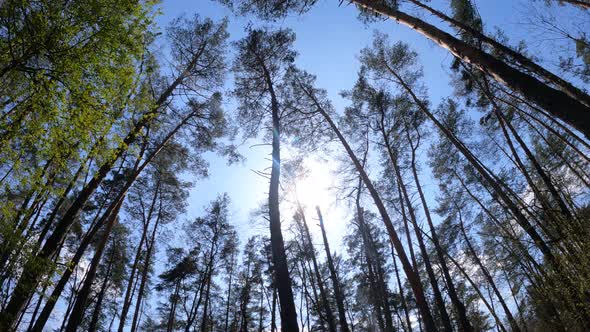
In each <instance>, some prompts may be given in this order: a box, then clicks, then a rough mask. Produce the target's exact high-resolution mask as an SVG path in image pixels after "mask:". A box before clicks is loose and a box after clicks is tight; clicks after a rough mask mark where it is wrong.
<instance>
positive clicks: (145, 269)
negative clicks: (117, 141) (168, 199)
mask: <svg viewBox="0 0 590 332" xmlns="http://www.w3.org/2000/svg"><path fill="white" fill-rule="evenodd" d="M158 183H159V181H158ZM158 187H159V186H158ZM156 195H158V192H157V191H156ZM161 213H162V201H161V199H160V207H159V209H158V215H157V217H156V222H155V223H154V229H153V230H152V235H151V238H150V240H149V242H148V247H147V250H146V253H145V262H144V264H143V270H142V273H141V283H140V284H139V290H138V291H137V302H136V303H135V312H134V313H133V321H132V323H131V332H134V331H135V330H136V329H137V327H138V324H139V314H140V312H141V301H142V299H143V293H144V290H145V286H146V284H147V281H148V272H149V268H150V264H151V262H150V260H151V257H152V252H153V250H154V247H155V245H156V233H157V230H158V225H159V224H160V219H161Z"/></svg>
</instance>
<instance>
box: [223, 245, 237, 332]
mask: <svg viewBox="0 0 590 332" xmlns="http://www.w3.org/2000/svg"><path fill="white" fill-rule="evenodd" d="M234 264H235V261H234V253H232V256H231V265H230V267H229V282H228V285H227V305H226V307H225V324H224V326H225V328H224V331H229V329H228V327H229V310H230V302H231V287H232V278H233V276H234Z"/></svg>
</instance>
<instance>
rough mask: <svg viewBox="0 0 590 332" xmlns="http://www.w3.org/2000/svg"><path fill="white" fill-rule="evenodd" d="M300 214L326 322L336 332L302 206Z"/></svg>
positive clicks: (331, 330)
mask: <svg viewBox="0 0 590 332" xmlns="http://www.w3.org/2000/svg"><path fill="white" fill-rule="evenodd" d="M299 214H300V215H301V221H302V223H303V229H304V231H305V236H306V238H307V243H308V244H309V250H310V252H311V261H312V263H313V269H314V270H315V276H316V279H317V282H318V288H319V290H320V297H321V300H322V302H323V307H324V311H325V312H326V322H327V323H328V329H329V330H330V332H336V323H335V322H334V315H333V313H332V308H330V302H329V301H328V296H327V295H326V290H325V289H324V281H323V279H322V275H321V273H320V269H319V266H318V261H317V257H316V255H315V248H314V246H313V242H312V240H311V234H310V233H309V227H308V226H307V221H306V219H305V214H304V212H303V208H301V206H299Z"/></svg>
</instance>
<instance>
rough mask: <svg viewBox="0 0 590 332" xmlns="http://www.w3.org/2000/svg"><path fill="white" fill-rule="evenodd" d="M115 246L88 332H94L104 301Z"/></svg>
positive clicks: (114, 244)
mask: <svg viewBox="0 0 590 332" xmlns="http://www.w3.org/2000/svg"><path fill="white" fill-rule="evenodd" d="M116 245H117V244H116V243H113V249H112V250H113V252H112V253H111V259H110V260H109V263H108V266H107V271H106V275H105V277H104V280H103V281H102V285H101V287H100V291H99V293H98V299H97V300H96V305H95V306H94V311H93V312H92V319H91V320H90V325H89V326H88V331H89V332H95V331H96V328H97V326H98V319H99V317H100V311H101V309H102V302H103V300H104V295H105V293H106V290H107V288H108V284H109V278H110V277H111V270H112V267H113V263H114V257H115V250H116V248H115V246H116Z"/></svg>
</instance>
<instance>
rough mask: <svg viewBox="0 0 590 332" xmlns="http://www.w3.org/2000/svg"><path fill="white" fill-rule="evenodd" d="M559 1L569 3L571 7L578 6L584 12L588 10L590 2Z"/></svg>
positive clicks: (582, 0) (576, 0)
mask: <svg viewBox="0 0 590 332" xmlns="http://www.w3.org/2000/svg"><path fill="white" fill-rule="evenodd" d="M559 1H562V2H566V3H569V4H570V5H573V6H578V7H580V8H582V9H586V10H588V9H590V2H588V0H559Z"/></svg>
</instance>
